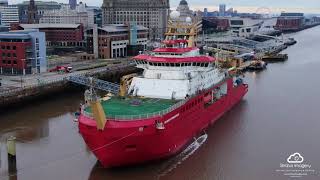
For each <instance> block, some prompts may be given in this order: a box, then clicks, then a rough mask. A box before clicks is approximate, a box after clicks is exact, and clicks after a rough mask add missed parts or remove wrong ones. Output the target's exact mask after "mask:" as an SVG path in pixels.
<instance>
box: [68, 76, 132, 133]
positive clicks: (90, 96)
mask: <svg viewBox="0 0 320 180" xmlns="http://www.w3.org/2000/svg"><path fill="white" fill-rule="evenodd" d="M136 76H137V74H136V73H133V74H129V75H126V76H123V77H122V78H121V80H120V85H119V84H116V83H112V82H108V81H104V80H100V79H96V78H93V77H86V76H70V77H69V78H68V81H70V82H73V83H76V84H80V85H85V86H88V87H90V88H89V89H88V90H86V91H85V101H86V105H87V106H90V107H91V110H92V115H93V118H94V119H95V121H96V123H97V129H99V130H103V129H104V127H105V124H106V114H105V111H104V110H103V108H102V105H101V102H100V100H99V99H100V98H99V97H98V95H97V93H96V91H95V89H99V90H102V91H107V92H110V93H112V94H114V95H120V96H122V97H125V96H126V95H127V89H128V87H129V86H130V84H131V82H132V79H133V78H134V77H136Z"/></svg>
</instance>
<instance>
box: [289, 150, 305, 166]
mask: <svg viewBox="0 0 320 180" xmlns="http://www.w3.org/2000/svg"><path fill="white" fill-rule="evenodd" d="M287 161H288V163H302V162H303V156H301V154H300V153H297V152H296V153H293V154H291V155H290V156H289V157H288V159H287Z"/></svg>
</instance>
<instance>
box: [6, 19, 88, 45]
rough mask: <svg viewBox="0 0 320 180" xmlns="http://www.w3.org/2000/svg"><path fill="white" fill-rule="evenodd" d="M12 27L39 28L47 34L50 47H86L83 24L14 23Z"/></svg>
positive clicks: (20, 28)
mask: <svg viewBox="0 0 320 180" xmlns="http://www.w3.org/2000/svg"><path fill="white" fill-rule="evenodd" d="M11 29H17V30H23V29H38V30H39V31H40V32H44V33H45V35H46V44H47V46H48V47H84V46H85V42H84V34H83V33H84V30H83V26H82V25H81V24H14V25H12V26H11Z"/></svg>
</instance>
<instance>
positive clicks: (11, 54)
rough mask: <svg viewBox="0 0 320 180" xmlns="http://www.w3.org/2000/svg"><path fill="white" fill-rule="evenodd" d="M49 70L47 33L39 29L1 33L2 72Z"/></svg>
mask: <svg viewBox="0 0 320 180" xmlns="http://www.w3.org/2000/svg"><path fill="white" fill-rule="evenodd" d="M46 71H47V61H46V44H45V34H44V33H43V32H39V31H38V30H34V29H33V30H23V31H10V32H1V33H0V74H11V75H22V74H33V73H41V72H46Z"/></svg>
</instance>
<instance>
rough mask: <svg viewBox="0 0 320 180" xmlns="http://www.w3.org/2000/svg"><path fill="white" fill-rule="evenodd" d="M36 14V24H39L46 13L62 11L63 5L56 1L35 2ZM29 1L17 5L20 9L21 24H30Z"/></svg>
mask: <svg viewBox="0 0 320 180" xmlns="http://www.w3.org/2000/svg"><path fill="white" fill-rule="evenodd" d="M34 3H35V6H36V13H35V18H34V19H35V22H39V20H40V18H41V17H42V15H43V14H44V12H45V11H49V10H54V9H61V4H59V3H57V2H54V1H48V2H47V1H35V2H34ZM29 4H30V2H29V1H24V2H22V3H20V4H17V6H18V9H19V22H20V23H28V14H29Z"/></svg>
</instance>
